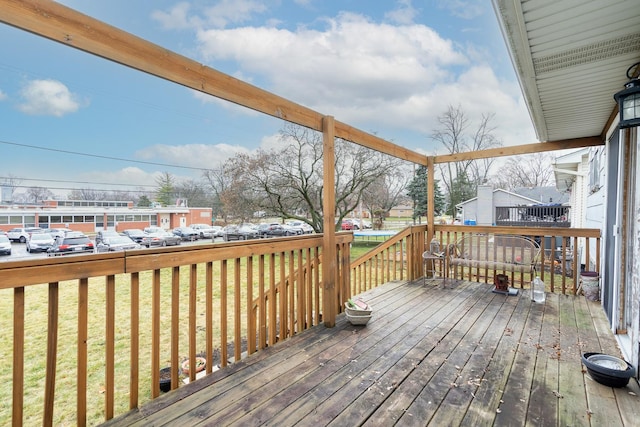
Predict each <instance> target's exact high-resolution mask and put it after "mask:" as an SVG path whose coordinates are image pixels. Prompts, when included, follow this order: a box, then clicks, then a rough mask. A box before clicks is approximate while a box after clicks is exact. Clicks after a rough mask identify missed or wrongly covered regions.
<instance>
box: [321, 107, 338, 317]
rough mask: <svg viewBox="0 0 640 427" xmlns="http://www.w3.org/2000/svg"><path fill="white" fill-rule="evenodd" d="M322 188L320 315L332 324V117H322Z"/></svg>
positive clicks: (333, 262) (334, 289)
mask: <svg viewBox="0 0 640 427" xmlns="http://www.w3.org/2000/svg"><path fill="white" fill-rule="evenodd" d="M322 139H323V155H322V158H323V162H322V165H323V192H322V206H323V207H322V213H323V215H324V217H323V224H322V227H323V233H322V305H323V307H322V318H323V320H324V324H325V326H327V327H329V328H332V327H334V326H335V324H336V314H337V310H336V309H337V307H336V304H335V301H336V270H337V265H336V263H337V261H336V230H335V205H336V194H335V155H336V154H335V121H334V118H333V117H331V116H325V117H323V119H322Z"/></svg>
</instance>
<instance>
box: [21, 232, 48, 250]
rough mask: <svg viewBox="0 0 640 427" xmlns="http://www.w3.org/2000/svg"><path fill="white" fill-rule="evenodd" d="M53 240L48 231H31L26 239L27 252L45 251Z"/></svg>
mask: <svg viewBox="0 0 640 427" xmlns="http://www.w3.org/2000/svg"><path fill="white" fill-rule="evenodd" d="M54 243H55V240H54V238H53V236H52V235H51V234H49V233H33V234H31V237H29V239H28V240H27V252H29V253H32V252H47V251H48V250H49V249H50V248H51V247H53V244H54Z"/></svg>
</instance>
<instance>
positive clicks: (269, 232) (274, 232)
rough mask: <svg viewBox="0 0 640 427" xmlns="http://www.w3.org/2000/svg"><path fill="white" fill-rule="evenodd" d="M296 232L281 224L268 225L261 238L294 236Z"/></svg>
mask: <svg viewBox="0 0 640 427" xmlns="http://www.w3.org/2000/svg"><path fill="white" fill-rule="evenodd" d="M296 234H298V232H297V231H296V230H294V229H292V228H289V227H285V226H284V225H282V224H270V225H269V227H268V228H267V229H266V230H265V231H264V234H263V237H280V236H295V235H296Z"/></svg>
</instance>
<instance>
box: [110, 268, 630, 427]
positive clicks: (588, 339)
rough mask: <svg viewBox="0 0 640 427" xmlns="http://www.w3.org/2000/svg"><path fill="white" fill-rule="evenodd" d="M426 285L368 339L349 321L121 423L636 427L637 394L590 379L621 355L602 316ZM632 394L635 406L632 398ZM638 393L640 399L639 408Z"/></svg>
mask: <svg viewBox="0 0 640 427" xmlns="http://www.w3.org/2000/svg"><path fill="white" fill-rule="evenodd" d="M438 285H440V282H439V280H435V281H427V284H426V285H424V284H423V281H422V279H420V280H419V281H416V282H413V283H406V282H401V281H398V282H391V283H388V284H386V285H384V286H381V287H379V288H376V289H373V290H371V291H368V292H366V293H364V294H363V298H364V299H365V300H366V301H368V302H369V303H370V304H371V305H372V307H373V309H374V316H373V318H372V319H371V321H370V322H369V324H368V325H367V326H366V327H361V326H352V325H350V324H349V323H347V322H346V320H345V319H344V317H343V316H339V317H338V321H337V322H336V327H335V328H332V329H327V328H325V327H324V326H318V327H314V328H312V329H311V330H308V331H305V332H303V333H301V334H299V335H297V336H295V337H293V338H292V339H290V340H287V341H284V342H282V343H278V344H277V345H274V346H271V347H270V348H268V349H266V350H264V351H260V352H258V353H256V354H254V355H251V356H249V357H247V358H245V359H243V360H241V361H239V362H237V363H232V364H231V365H230V366H228V367H227V368H225V369H223V370H220V371H217V372H214V373H212V374H210V375H208V376H207V377H205V378H203V379H201V380H198V381H195V382H194V383H192V384H189V385H187V386H183V387H180V388H179V389H178V390H174V391H172V392H170V393H167V394H166V395H164V396H161V397H160V398H159V399H156V400H155V401H153V402H150V403H149V404H147V405H145V406H143V407H142V408H141V409H140V410H135V411H132V412H131V413H129V414H127V415H125V416H122V417H120V418H117V419H115V420H112V421H110V422H108V423H107V424H108V425H113V426H121V425H122V426H124V425H127V426H128V425H139V426H148V425H154V426H172V425H174V426H183V425H237V426H252V425H273V426H275V425H277V426H287V425H294V424H299V425H314V426H316V425H335V426H342V425H368V426H379V425H385V426H387V425H433V426H440V425H452V426H455V425H465V426H484V425H545V426H547V425H563V426H564V425H593V426H596V425H604V424H605V423H606V425H611V426H617V425H632V424H630V423H633V422H635V421H637V419H638V417H639V416H640V413H639V412H640V409H639V408H640V398H639V397H638V394H640V390H639V389H638V385H637V383H635V381H632V383H631V384H630V385H629V386H628V387H626V388H623V389H611V388H608V387H605V386H602V385H601V384H598V383H597V382H595V381H593V380H592V379H591V378H590V377H589V375H588V374H586V373H585V372H583V370H582V365H581V362H580V355H581V354H582V352H584V351H606V352H608V353H611V352H612V351H613V350H614V349H615V348H616V347H615V338H614V337H613V335H612V334H611V332H610V331H609V330H608V328H607V322H606V319H605V317H604V314H603V312H602V309H601V308H600V307H599V305H598V304H597V303H592V302H588V301H586V300H585V299H584V298H582V297H566V296H557V295H548V297H547V302H546V304H536V303H533V302H531V301H530V296H529V294H528V291H524V292H522V291H521V292H520V295H519V296H517V297H508V296H504V295H499V294H495V293H492V292H491V287H492V286H491V285H487V284H478V283H471V282H463V281H460V282H456V283H449V284H447V288H446V289H443V288H442V287H441V286H438ZM630 392H632V393H630ZM633 393H635V394H633Z"/></svg>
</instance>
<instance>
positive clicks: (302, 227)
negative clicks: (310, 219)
mask: <svg viewBox="0 0 640 427" xmlns="http://www.w3.org/2000/svg"><path fill="white" fill-rule="evenodd" d="M286 225H288V226H289V227H292V228H294V229H295V230H296V231H297V232H298V234H311V233H313V227H312V226H310V225H309V224H307V223H306V222H304V221H288V222H287V224H286Z"/></svg>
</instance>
